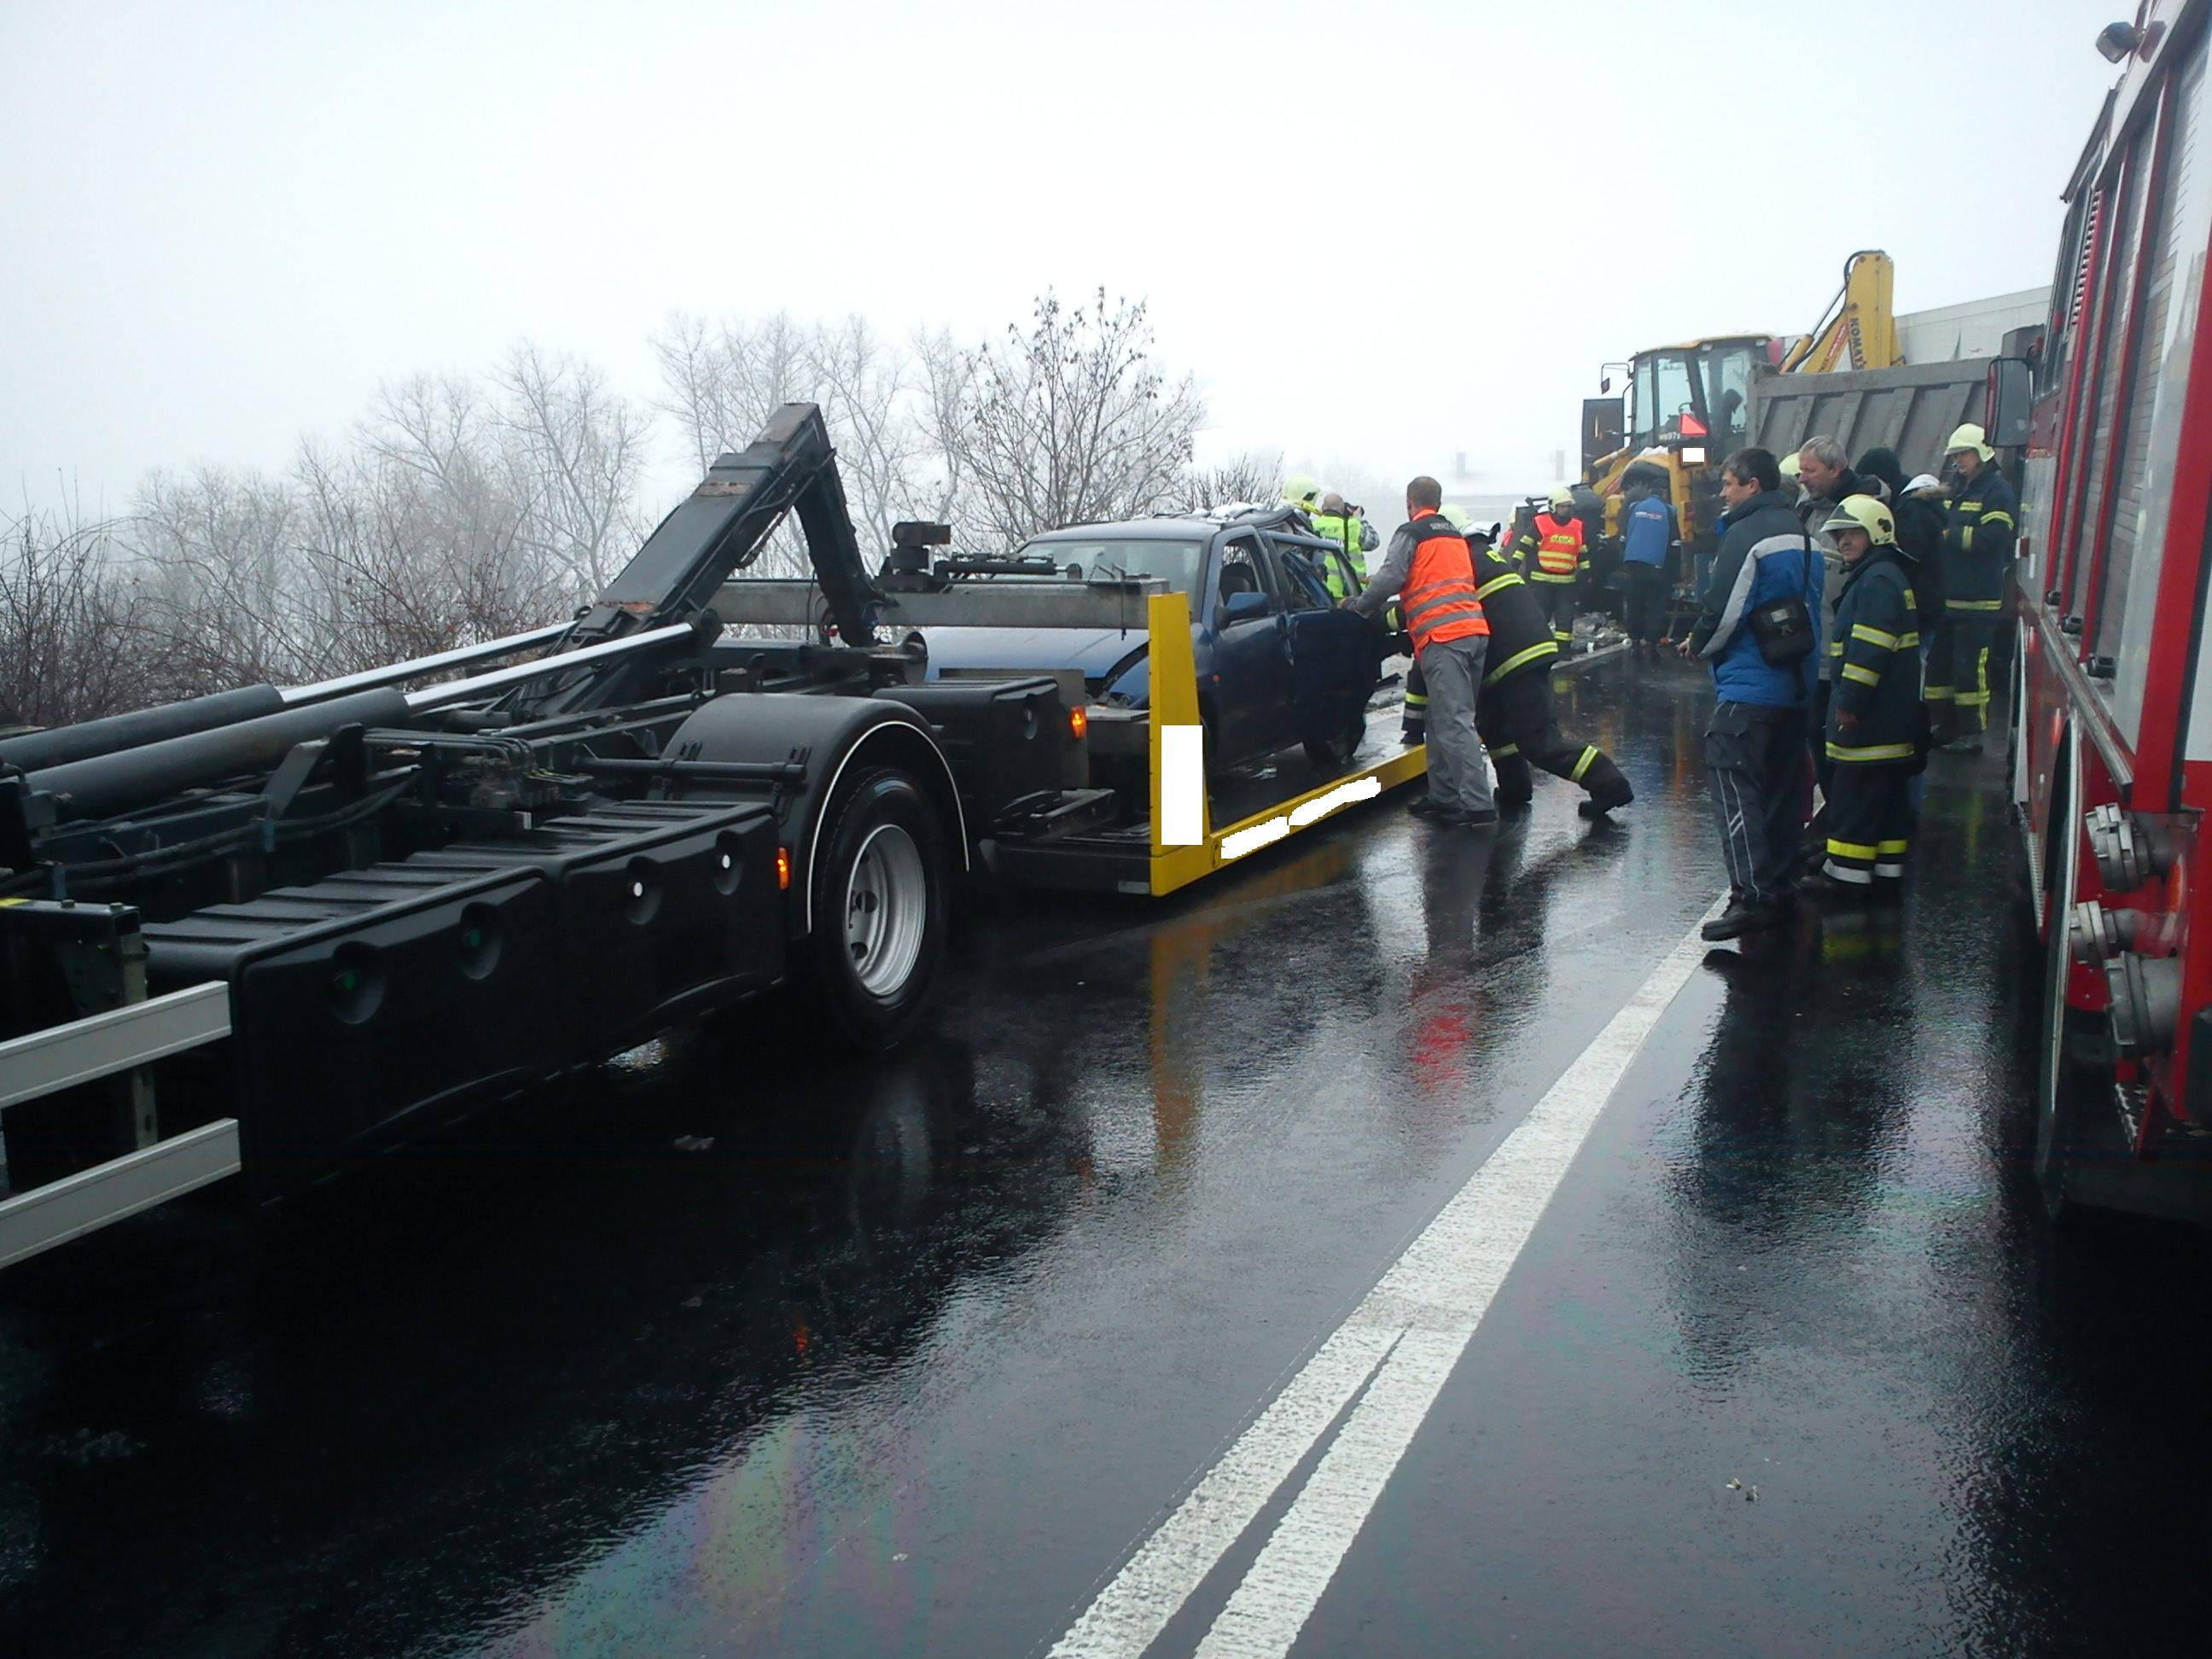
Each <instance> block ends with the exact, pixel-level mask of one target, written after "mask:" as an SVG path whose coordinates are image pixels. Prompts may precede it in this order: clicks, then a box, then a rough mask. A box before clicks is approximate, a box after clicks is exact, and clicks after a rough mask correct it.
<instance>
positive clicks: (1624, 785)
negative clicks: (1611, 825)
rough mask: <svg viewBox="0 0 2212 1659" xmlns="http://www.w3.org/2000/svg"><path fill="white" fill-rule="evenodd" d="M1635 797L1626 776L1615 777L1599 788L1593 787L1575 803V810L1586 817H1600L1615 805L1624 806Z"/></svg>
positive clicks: (1634, 792)
mask: <svg viewBox="0 0 2212 1659" xmlns="http://www.w3.org/2000/svg"><path fill="white" fill-rule="evenodd" d="M1634 799H1636V791H1635V790H1634V789H1633V788H1632V787H1630V785H1629V781H1628V780H1627V779H1626V778H1618V779H1615V780H1614V781H1613V782H1612V783H1610V784H1607V785H1606V786H1604V787H1601V788H1597V789H1593V790H1591V791H1590V792H1589V794H1588V795H1586V796H1584V797H1583V799H1582V800H1581V801H1579V802H1578V803H1577V805H1576V806H1575V811H1577V812H1579V813H1581V814H1582V815H1583V817H1586V818H1601V817H1604V816H1605V815H1606V814H1607V812H1610V811H1613V808H1614V807H1616V806H1626V805H1628V803H1629V802H1631V801H1632V800H1634Z"/></svg>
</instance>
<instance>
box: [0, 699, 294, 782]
mask: <svg viewBox="0 0 2212 1659" xmlns="http://www.w3.org/2000/svg"><path fill="white" fill-rule="evenodd" d="M284 706H285V705H284V694H283V692H281V691H279V690H277V689H276V687H275V686H273V685H248V686H244V687H241V688H240V690H236V691H218V692H216V693H215V694H214V695H213V696H206V697H191V698H187V699H186V700H185V702H165V703H161V704H157V705H156V706H155V707H154V708H137V709H133V710H132V711H131V713H130V714H111V715H109V716H108V717H107V718H106V720H81V721H79V722H78V723H77V724H76V725H75V726H56V727H54V729H53V730H52V731H51V732H26V733H25V734H24V735H23V736H21V737H20V738H8V739H6V740H5V741H4V742H0V764H4V765H8V766H14V767H20V768H21V769H22V770H24V771H26V772H35V771H38V770H40V769H42V768H45V767H49V766H67V765H69V764H70V763H72V762H74V761H82V760H90V759H92V758H93V757H94V756H97V755H112V754H114V753H116V752H117V751H118V750H124V749H137V748H138V747H140V746H141V745H143V744H149V743H159V742H161V740H162V739H163V738H181V737H185V736H188V735H189V734H191V732H210V731H213V730H214V729H215V728H216V726H235V725H236V724H237V723H238V722H239V721H240V720H258V719H259V718H260V717H261V716H262V715H264V714H278V713H281V712H282V711H283V708H284Z"/></svg>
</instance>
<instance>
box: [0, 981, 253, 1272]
mask: <svg viewBox="0 0 2212 1659" xmlns="http://www.w3.org/2000/svg"><path fill="white" fill-rule="evenodd" d="M229 1035H230V987H228V985H224V984H221V983H214V984H208V985H195V986H192V987H189V988H188V989H185V990H182V991H173V992H171V993H170V994H168V995H167V996H159V997H150V998H149V999H148V1000H145V1001H144V1002H134V1003H130V1004H126V1005H125V1006H123V1007H120V1008H112V1009H109V1010H108V1011H107V1012H105V1013H98V1014H91V1015H88V1016H87V1017H86V1018H82V1019H78V1020H72V1021H70V1023H69V1024H66V1025H56V1026H53V1027H51V1028H49V1029H48V1030H43V1031H33V1032H31V1033H30V1034H28V1035H27V1036H19V1037H10V1038H9V1039H8V1040H7V1041H6V1042H0V1111H4V1110H5V1109H7V1108H8V1107H10V1106H15V1105H20V1104H21V1103H23V1102H24V1101H27V1100H36V1099H39V1098H40V1097H42V1096H45V1095H50V1094H53V1093H55V1092H57V1091H60V1090H63V1089H70V1088H74V1087H76V1085H79V1084H81V1083H93V1082H96V1081H98V1080H99V1079H101V1078H104V1077H112V1076H114V1075H115V1074H116V1073H118V1072H127V1071H130V1070H131V1069H132V1068H133V1067H135V1066H145V1065H149V1064H151V1063H152V1062H153V1061H155V1060H161V1059H163V1058H165V1057H166V1056H167V1055H170V1054H181V1053H183V1052H184V1051H185V1049H187V1048H199V1047H201V1046H202V1045H203V1044H205V1043H210V1042H218V1041H220V1040H221V1039H222V1038H223V1037H226V1036H229ZM238 1170H239V1150H238V1120H237V1119H236V1118H228V1117H227V1118H221V1119H218V1120H216V1121H215V1122H213V1123H206V1124H203V1125H201V1126H200V1127H198V1128H196V1129H190V1130H187V1131H185V1133H182V1134H178V1135H172V1136H170V1137H169V1138H168V1139H166V1140H157V1141H155V1142H154V1143H153V1144H152V1145H150V1146H142V1147H140V1148H138V1149H137V1151H136V1152H125V1153H124V1154H123V1155H122V1156H121V1157H119V1158H109V1159H108V1160H107V1161H106V1163H104V1164H94V1166H93V1167H92V1168H91V1169H89V1170H79V1171H78V1172H77V1173H76V1174H75V1175H72V1176H64V1178H63V1179H61V1180H59V1181H56V1182H49V1183H48V1184H47V1185H46V1186H43V1187H35V1188H32V1189H31V1190H30V1191H29V1192H27V1193H19V1194H16V1195H15V1197H13V1198H10V1199H8V1200H5V1201H0V1267H8V1266H9V1265H11V1264H12V1263H15V1262H17V1261H22V1260H23V1259H24V1258H25V1257H27V1256H32V1255H38V1254H39V1253H40V1251H42V1250H50V1249H53V1247H54V1246H55V1245H57V1244H65V1243H68V1242H69V1241H70V1240H71V1239H73V1238H79V1237H82V1236H83V1235H85V1234H86V1233H88V1232H93V1231H96V1230H98V1229H99V1228H101V1227H105V1226H106V1225H108V1224H109V1223H110V1222H114V1221H120V1220H121V1219H122V1218H124V1217H125V1216H127V1215H135V1214H137V1212H139V1211H141V1210H145V1209H150V1208H152V1207H153V1206H155V1205H156V1204H161V1203H164V1202H166V1201H167V1200H170V1199H172V1198H176V1197H178V1196H179V1195H181V1194H185V1193H188V1192H191V1190H192V1189H193V1188H196V1187H204V1186H206V1185H207V1184H208V1183H209V1182H211V1181H220V1180H222V1178H223V1177H224V1176H230V1175H235V1174H237V1173H238Z"/></svg>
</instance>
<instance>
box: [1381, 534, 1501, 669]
mask: <svg viewBox="0 0 2212 1659" xmlns="http://www.w3.org/2000/svg"><path fill="white" fill-rule="evenodd" d="M1412 529H1413V534H1414V536H1415V538H1417V539H1416V542H1415V544H1414V547H1413V569H1412V571H1411V572H1410V573H1409V574H1407V577H1406V586H1405V589H1404V591H1403V592H1401V593H1400V594H1399V596H1398V608H1399V609H1400V610H1401V611H1403V612H1404V613H1405V617H1406V631H1407V633H1408V634H1410V635H1413V654H1414V655H1415V656H1417V657H1418V656H1419V655H1420V653H1422V652H1424V651H1425V650H1427V649H1428V648H1429V647H1431V646H1432V645H1443V644H1445V643H1448V642H1449V641H1452V640H1464V639H1468V638H1471V637H1473V636H1474V635H1478V634H1487V633H1489V632H1490V623H1489V621H1488V619H1487V618H1486V617H1484V616H1483V614H1482V601H1481V600H1480V599H1478V598H1476V597H1475V592H1474V586H1475V584H1474V558H1473V556H1471V555H1470V554H1469V553H1468V550H1467V542H1466V539H1465V538H1463V537H1462V536H1461V534H1460V533H1459V532H1458V531H1456V530H1455V529H1454V528H1452V524H1451V520H1449V519H1446V518H1443V517H1442V516H1441V515H1439V514H1438V513H1437V512H1436V511H1435V510H1434V509H1433V508H1428V507H1425V508H1423V509H1422V510H1421V511H1420V512H1419V513H1415V514H1414V515H1413V526H1412Z"/></svg>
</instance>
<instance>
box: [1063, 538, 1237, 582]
mask: <svg viewBox="0 0 2212 1659" xmlns="http://www.w3.org/2000/svg"><path fill="white" fill-rule="evenodd" d="M1205 550H1206V544H1205V543H1203V542H1168V541H1155V540H1153V539H1152V538H1141V539H1140V538H1136V537H1119V538H1112V539H1102V540H1098V541H1095V542H1086V541H1073V540H1070V539H1068V538H1065V537H1060V538H1054V539H1053V540H1050V541H1035V542H1030V543H1029V544H1026V545H1025V546H1024V547H1023V549H1022V551H1023V552H1024V553H1025V554H1039V553H1041V554H1042V555H1043V556H1045V557H1047V558H1048V559H1050V560H1051V561H1052V562H1054V564H1056V565H1058V566H1059V567H1060V568H1061V569H1062V570H1068V569H1070V568H1073V571H1074V573H1075V574H1076V575H1077V576H1078V577H1079V578H1080V579H1081V580H1084V581H1087V582H1118V581H1127V580H1131V579H1132V578H1134V577H1141V576H1164V577H1165V578H1166V579H1167V582H1168V586H1170V587H1173V588H1175V589H1176V591H1177V592H1182V593H1188V592H1190V590H1191V585H1192V584H1193V583H1194V582H1195V581H1196V580H1198V564H1199V557H1200V555H1201V554H1202V553H1203V552H1204V551H1205Z"/></svg>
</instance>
